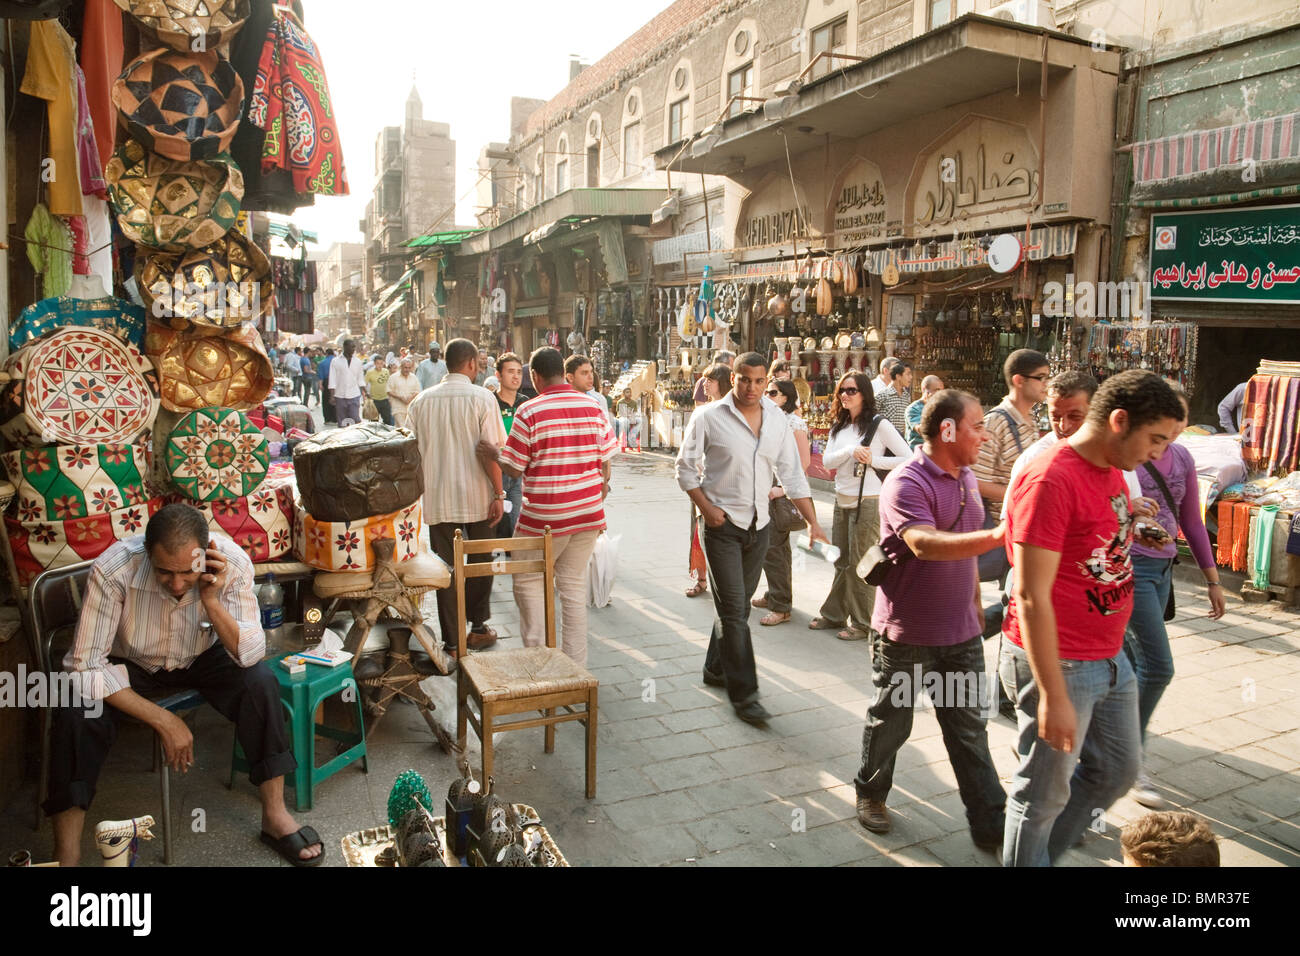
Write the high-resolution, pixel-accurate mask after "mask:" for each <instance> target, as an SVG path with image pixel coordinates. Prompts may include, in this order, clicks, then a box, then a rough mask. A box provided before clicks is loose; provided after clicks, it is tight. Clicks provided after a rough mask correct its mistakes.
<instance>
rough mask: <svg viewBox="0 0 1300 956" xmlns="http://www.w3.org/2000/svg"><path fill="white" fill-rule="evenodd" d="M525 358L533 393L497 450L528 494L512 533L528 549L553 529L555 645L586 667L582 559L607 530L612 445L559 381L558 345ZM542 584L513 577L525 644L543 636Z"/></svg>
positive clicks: (532, 577) (592, 410) (598, 416)
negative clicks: (557, 597) (557, 608)
mask: <svg viewBox="0 0 1300 956" xmlns="http://www.w3.org/2000/svg"><path fill="white" fill-rule="evenodd" d="M512 357H513V358H515V360H516V361H517V357H514V356H512ZM528 365H529V368H530V369H531V373H532V377H533V386H534V387H535V388H536V389H537V397H536V398H534V399H530V400H529V401H528V402H527V403H526V404H524V405H523V406H522V407H521V408H519V410H518V411H516V412H515V415H514V422H513V424H512V426H511V428H510V438H509V440H508V441H507V442H506V446H505V449H504V450H503V451H501V452H500V454H499V458H500V462H501V470H502V471H503V472H504V473H506V474H508V475H513V476H515V477H516V478H522V480H523V490H524V497H525V499H526V500H525V503H524V506H523V511H522V512H521V513H520V515H519V523H518V526H517V528H516V529H515V535H514V536H515V540H516V541H519V542H520V544H519V546H518V550H520V551H527V550H530V548H529V546H528V544H527V542H528V539H530V538H534V539H535V538H540V537H542V535H543V534H544V533H545V530H546V528H547V527H549V528H550V529H551V551H552V554H553V555H554V559H555V584H556V588H557V589H558V590H559V592H560V607H561V609H562V613H561V615H560V624H561V645H562V648H563V650H564V653H565V654H567V655H568V656H569V657H570V658H571V659H572V660H573V661H574V662H575V663H576V664H578V665H579V666H580V667H586V666H587V563H588V561H589V560H590V559H591V552H592V549H593V548H595V546H596V538H597V536H598V535H599V534H600V532H602V531H603V530H605V504H604V501H605V496H606V495H607V494H608V493H609V470H610V465H609V463H610V460H611V459H612V458H613V457H614V454H615V453H616V452H617V450H618V446H617V443H616V442H615V440H614V433H613V431H612V430H611V429H610V427H609V422H608V420H607V419H606V417H605V415H604V413H603V412H601V410H600V409H598V408H596V407H595V406H594V405H593V404H592V403H591V401H590V400H589V399H588V398H587V397H586V396H583V395H578V394H577V393H575V391H574V390H573V389H572V388H570V387H569V385H568V384H567V383H566V382H565V374H564V362H563V359H562V358H561V356H560V353H559V350H557V349H553V348H541V349H538V350H537V351H535V352H533V354H532V356H531V358H530V359H529V361H528ZM497 367H498V370H499V369H500V368H501V365H500V363H498V366H497ZM481 451H482V452H483V454H484V455H486V456H487V457H488V458H490V459H491V458H495V457H497V449H495V448H491V447H484V448H482V449H481ZM543 587H544V577H543V575H542V574H541V573H532V574H520V575H517V576H516V577H515V603H516V604H518V605H519V625H520V628H521V630H522V631H523V636H524V645H525V646H527V647H540V646H541V645H543V644H544V643H545V642H546V618H545V600H544V598H545V594H544V593H543Z"/></svg>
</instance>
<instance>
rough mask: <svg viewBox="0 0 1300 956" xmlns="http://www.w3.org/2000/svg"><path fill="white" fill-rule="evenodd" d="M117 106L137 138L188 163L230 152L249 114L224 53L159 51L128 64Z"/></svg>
mask: <svg viewBox="0 0 1300 956" xmlns="http://www.w3.org/2000/svg"><path fill="white" fill-rule="evenodd" d="M113 105H114V106H116V107H117V109H118V111H119V112H120V113H121V119H122V122H123V123H125V124H126V128H127V131H128V132H129V133H130V134H131V137H132V138H133V139H136V140H138V141H139V142H140V143H141V144H142V145H143V146H144V147H145V148H146V149H150V150H153V152H155V153H157V154H158V155H160V156H165V157H166V158H168V159H175V160H179V161H181V162H187V161H189V160H192V159H211V158H212V157H213V156H216V155H217V154H218V153H224V152H225V151H226V150H227V149H229V148H230V141H231V140H232V139H233V138H234V136H235V130H236V129H237V128H238V127H239V118H240V114H241V113H242V112H243V109H244V82H243V80H241V79H240V78H239V74H238V73H236V72H235V68H234V67H233V66H231V65H230V61H229V60H228V59H226V57H224V56H222V55H221V54H219V53H215V52H211V51H206V52H196V51H193V50H190V49H189V48H188V47H187V48H186V49H185V50H184V51H183V52H181V51H177V50H171V49H168V48H167V47H159V48H158V49H156V50H151V51H150V52H148V53H146V54H145V55H144V56H142V57H140V58H139V59H137V60H133V61H132V62H131V63H128V64H127V66H126V69H124V70H123V71H122V75H121V76H119V77H118V78H117V82H116V83H114V84H113Z"/></svg>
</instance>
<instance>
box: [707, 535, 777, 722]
mask: <svg viewBox="0 0 1300 956" xmlns="http://www.w3.org/2000/svg"><path fill="white" fill-rule="evenodd" d="M770 528H771V525H770V524H769V525H767V526H766V527H764V528H763V529H762V530H761V531H760V530H758V529H757V528H755V527H754V526H753V525H750V527H748V528H745V529H741V528H737V527H736V526H735V525H734V524H732V523H731V519H729V518H728V519H727V520H726V521H724V522H723V523H722V526H721V527H718V528H710V527H708V526H707V525H705V527H704V535H703V537H704V553H705V554H706V555H707V556H708V559H709V587H710V588H712V589H713V607H714V610H715V611H716V612H717V615H718V616H717V619H716V620H714V622H713V633H712V635H711V636H710V637H709V650H708V652H707V653H706V654H705V655H704V669H705V670H706V671H709V672H710V673H712V674H718V675H719V676H721V677H723V678H725V679H726V682H727V696H728V697H729V698H731V703H732V704H733V705H734V706H736V707H744V706H745V705H746V704H749V703H751V702H752V701H756V700H758V670H757V667H756V666H755V664H754V643H753V638H752V636H751V635H750V633H749V607H750V605H749V599H750V598H752V597H753V596H754V590H755V589H756V588H757V587H758V576H759V574H761V573H762V571H763V559H764V558H765V557H766V556H767V539H768V531H769V530H770Z"/></svg>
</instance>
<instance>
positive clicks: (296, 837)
mask: <svg viewBox="0 0 1300 956" xmlns="http://www.w3.org/2000/svg"><path fill="white" fill-rule="evenodd" d="M262 842H263V843H265V844H266V845H267V846H269V847H271V849H273V850H275V852H276V853H279V854H280V856H282V857H284V858H285V859H286V860H288V861H289V862H290V863H292V864H293V865H294V866H320V861H321V860H323V859H325V841H324V840H322V839H321V838H320V834H319V833H317V832H316V831H315V830H314V829H312V828H311V827H309V826H307V827H299V828H298V830H297V832H296V833H287V834H285V835H284V836H282V837H278V838H277V837H273V836H271V834H269V833H267V832H266V831H265V830H263V831H262ZM317 843H319V844H320V854H319V855H317V856H313V857H311V858H310V859H306V860H304V859H303V858H302V857H301V856H299V855H298V854H300V853H301V852H302V851H303V850H305V849H307V847H309V846H313V845H314V844H317Z"/></svg>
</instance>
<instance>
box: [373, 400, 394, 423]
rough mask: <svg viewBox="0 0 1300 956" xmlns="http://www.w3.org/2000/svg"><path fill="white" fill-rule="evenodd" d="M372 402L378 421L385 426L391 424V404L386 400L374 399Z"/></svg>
mask: <svg viewBox="0 0 1300 956" xmlns="http://www.w3.org/2000/svg"><path fill="white" fill-rule="evenodd" d="M374 401H375V411H377V412H378V413H379V420H380V421H381V422H383V423H384V424H385V425H391V424H393V403H392V402H390V401H389V400H388V399H386V398H376V399H375V400H374Z"/></svg>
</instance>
